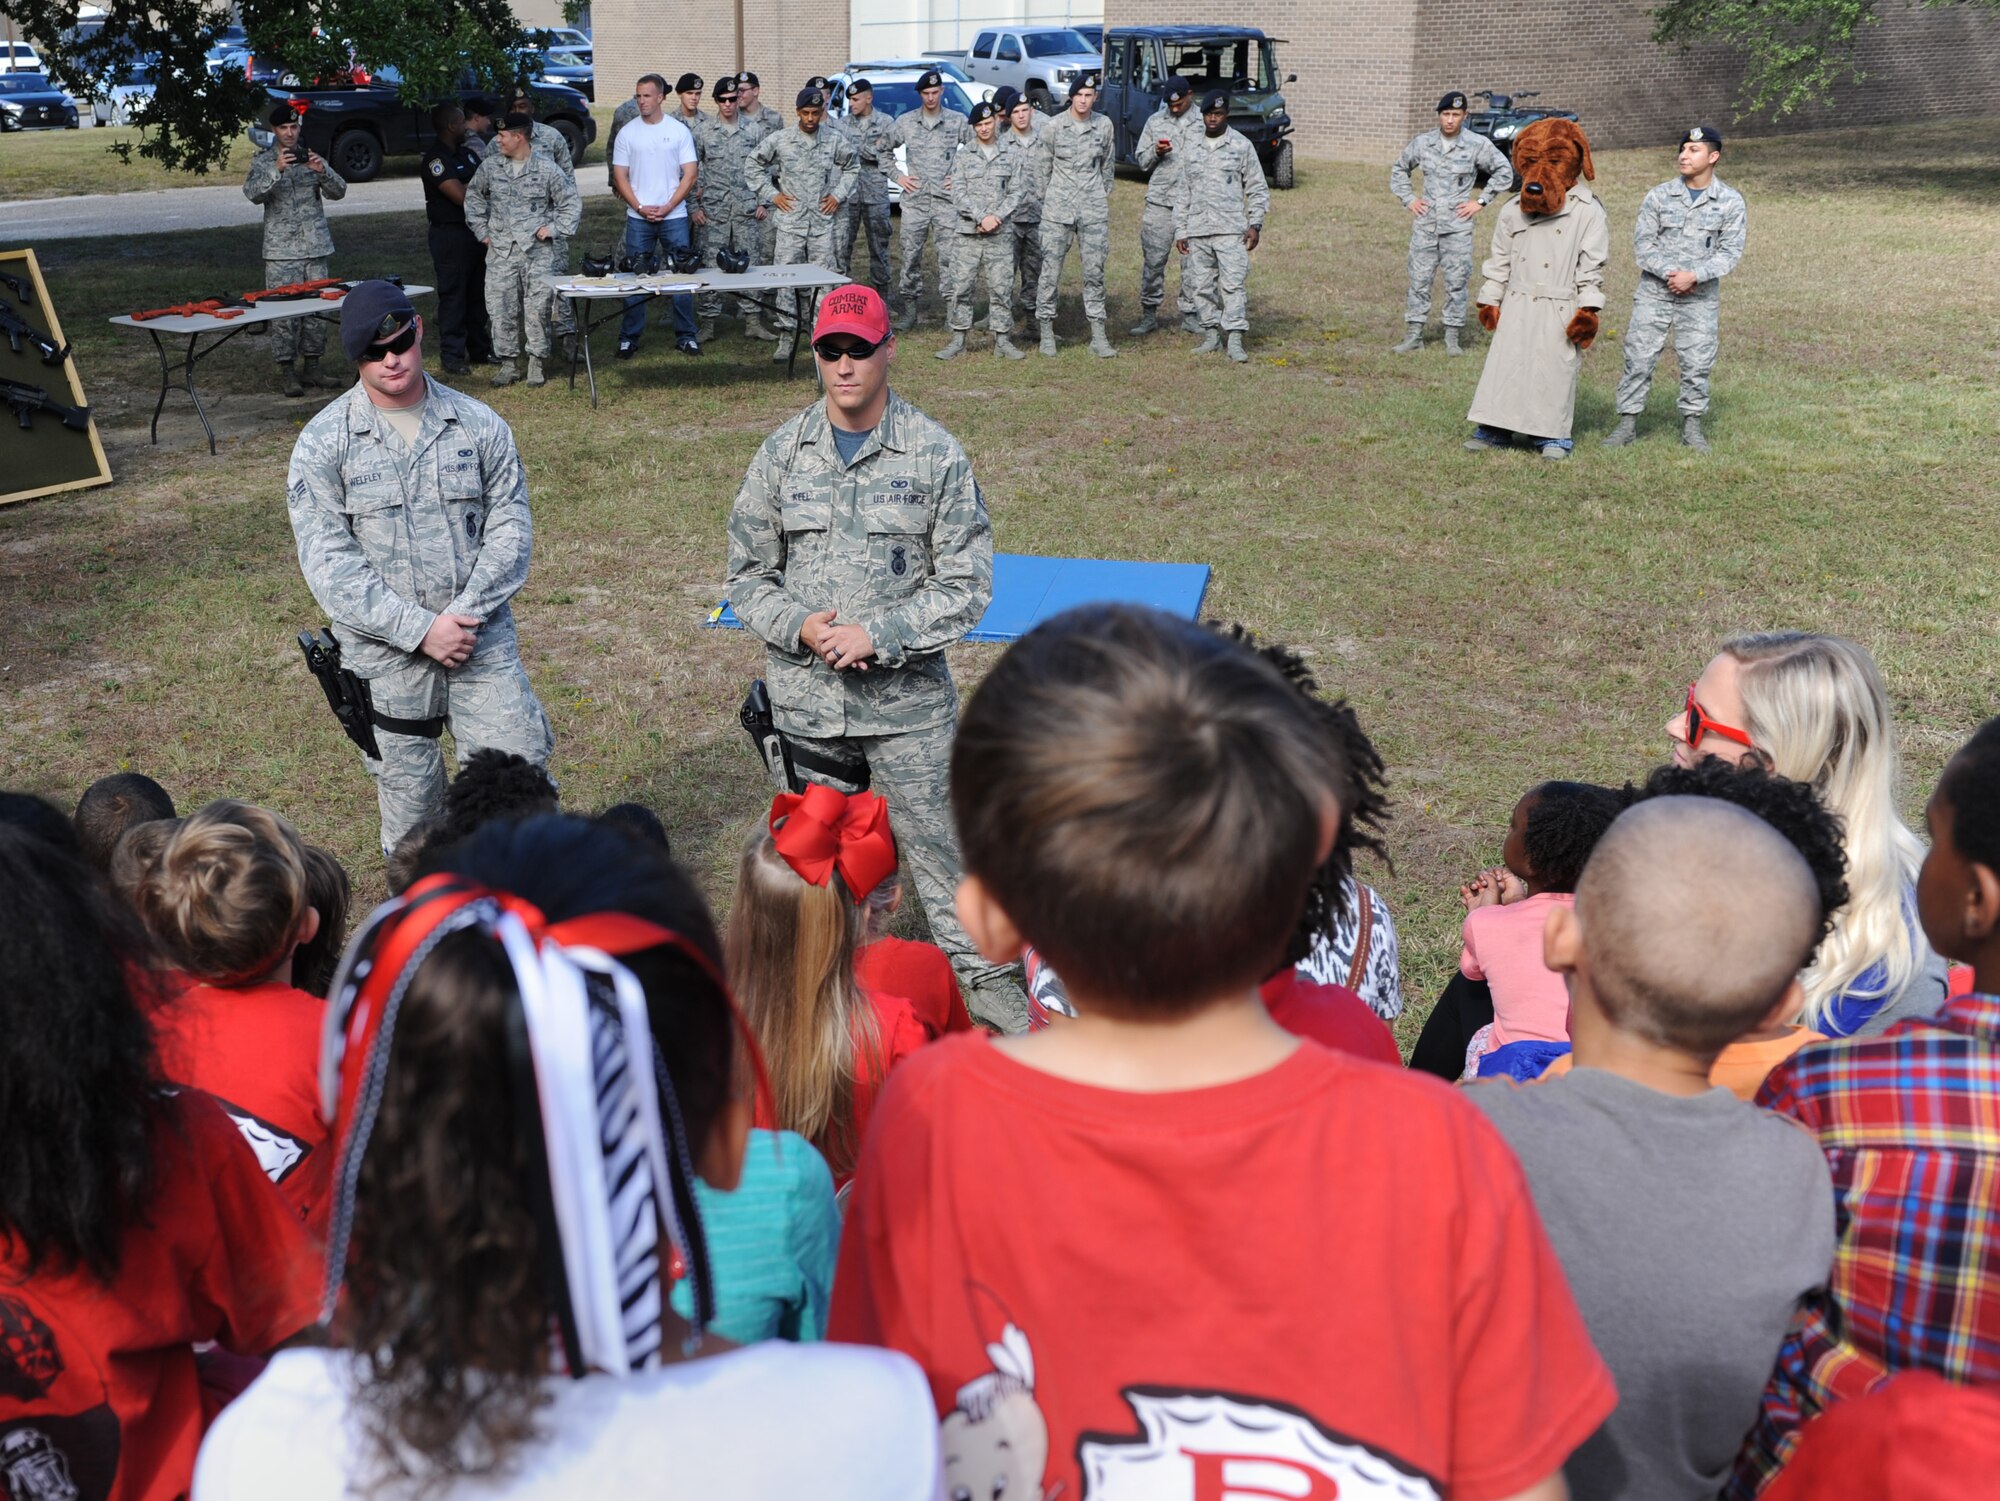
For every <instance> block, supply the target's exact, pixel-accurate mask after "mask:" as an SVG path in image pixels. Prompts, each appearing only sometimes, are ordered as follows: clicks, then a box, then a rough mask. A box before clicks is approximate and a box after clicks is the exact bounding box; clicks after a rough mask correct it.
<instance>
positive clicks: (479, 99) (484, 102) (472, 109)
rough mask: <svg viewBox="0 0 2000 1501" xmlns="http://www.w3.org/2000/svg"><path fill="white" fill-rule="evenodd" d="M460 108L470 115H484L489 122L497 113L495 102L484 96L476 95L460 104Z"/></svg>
mask: <svg viewBox="0 0 2000 1501" xmlns="http://www.w3.org/2000/svg"><path fill="white" fill-rule="evenodd" d="M458 107H459V108H460V109H462V110H464V111H465V112H466V114H468V115H484V116H486V118H487V119H489V120H490V119H492V118H493V116H494V114H495V113H496V111H495V109H494V107H493V101H492V100H491V99H488V98H486V97H485V96H484V95H483V94H474V95H473V96H472V97H471V98H469V99H466V100H464V101H463V102H462V103H460V105H459V106H458Z"/></svg>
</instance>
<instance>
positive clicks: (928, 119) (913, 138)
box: [888, 109, 972, 316]
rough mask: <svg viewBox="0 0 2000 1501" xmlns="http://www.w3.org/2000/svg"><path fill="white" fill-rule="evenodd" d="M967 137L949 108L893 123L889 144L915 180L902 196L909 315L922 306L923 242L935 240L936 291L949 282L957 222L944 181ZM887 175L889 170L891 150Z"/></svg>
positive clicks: (892, 162)
mask: <svg viewBox="0 0 2000 1501" xmlns="http://www.w3.org/2000/svg"><path fill="white" fill-rule="evenodd" d="M971 138H972V126H971V125H970V124H969V123H968V122H967V120H966V118H965V116H964V115H962V114H960V113H959V112H958V111H957V110H955V109H940V110H939V111H938V112H937V114H936V115H935V116H931V115H928V114H926V113H925V112H924V111H923V110H921V109H913V110H911V111H909V112H908V113H907V114H905V115H903V116H901V117H900V118H898V119H897V121H896V129H895V134H894V137H893V143H892V144H893V145H895V146H901V147H902V148H903V154H904V159H905V160H906V161H907V162H908V169H907V170H908V172H909V175H910V176H912V177H914V178H915V179H916V180H917V183H918V187H917V191H916V192H914V193H908V192H906V193H904V194H903V305H904V307H905V308H906V309H907V310H908V311H909V312H910V314H911V315H912V316H914V315H916V314H917V313H920V312H922V311H923V305H924V242H925V241H926V240H928V239H931V238H933V237H935V238H936V240H937V258H938V290H939V291H943V290H944V288H945V286H946V285H947V284H948V283H949V282H950V280H951V250H952V246H951V241H952V238H953V236H952V233H951V227H952V225H953V224H955V223H957V222H958V214H957V211H956V210H954V209H953V208H952V206H951V195H950V194H949V193H947V192H946V191H945V186H944V180H945V178H947V177H948V176H950V175H951V158H952V155H953V153H954V152H956V151H957V150H958V148H959V146H960V144H961V143H963V142H965V141H968V140H970V139H971ZM888 170H889V171H892V172H893V171H894V170H895V156H894V154H893V152H892V153H891V155H890V158H889V166H888Z"/></svg>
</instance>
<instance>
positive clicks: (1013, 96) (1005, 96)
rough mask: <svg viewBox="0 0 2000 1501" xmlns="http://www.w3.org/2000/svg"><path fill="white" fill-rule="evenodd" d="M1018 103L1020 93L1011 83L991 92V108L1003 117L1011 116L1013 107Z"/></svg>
mask: <svg viewBox="0 0 2000 1501" xmlns="http://www.w3.org/2000/svg"><path fill="white" fill-rule="evenodd" d="M1020 102H1021V91H1020V90H1019V89H1017V88H1015V87H1014V85H1012V84H1011V83H1010V84H1007V85H1005V86H1003V87H1001V88H997V89H995V90H994V91H993V107H994V108H995V109H997V110H999V111H1000V113H1001V114H1003V115H1009V114H1012V113H1013V112H1014V106H1015V105H1017V104H1019V103H1020Z"/></svg>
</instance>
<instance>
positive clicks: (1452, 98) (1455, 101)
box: [1437, 89, 1465, 114]
mask: <svg viewBox="0 0 2000 1501" xmlns="http://www.w3.org/2000/svg"><path fill="white" fill-rule="evenodd" d="M1464 108H1465V95H1464V94H1462V93H1460V92H1459V91H1458V90H1457V89H1453V90H1452V91H1451V92H1450V93H1449V94H1446V95H1445V96H1444V98H1442V99H1440V100H1438V108H1437V112H1438V113H1439V114H1443V113H1444V112H1445V111H1446V110H1448V109H1464Z"/></svg>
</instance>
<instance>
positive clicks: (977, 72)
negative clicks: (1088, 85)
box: [925, 26, 1104, 115]
mask: <svg viewBox="0 0 2000 1501" xmlns="http://www.w3.org/2000/svg"><path fill="white" fill-rule="evenodd" d="M925 55H926V56H929V57H939V58H947V59H949V60H950V61H952V62H955V63H957V64H958V65H959V67H961V68H963V69H964V70H965V74H966V77H968V78H969V79H971V81H972V82H974V83H983V84H989V85H991V86H992V87H994V88H999V87H1000V86H1001V85H1003V84H1012V85H1013V86H1014V87H1015V88H1016V89H1017V90H1019V91H1020V92H1021V94H1023V95H1024V96H1025V97H1026V98H1027V101H1028V102H1029V103H1030V104H1032V105H1034V107H1035V108H1036V109H1038V110H1040V111H1041V112H1042V113H1043V114H1045V115H1052V114H1054V113H1055V112H1056V111H1057V110H1059V109H1061V108H1062V107H1063V105H1064V104H1065V103H1066V102H1067V101H1068V99H1069V86H1070V83H1071V82H1072V81H1073V80H1074V79H1075V78H1076V77H1077V76H1078V75H1079V74H1083V73H1095V72H1097V71H1099V70H1100V69H1101V68H1102V67H1103V66H1104V59H1103V58H1102V57H1100V56H1099V55H1098V52H1097V49H1096V48H1095V47H1093V46H1091V45H1090V43H1089V42H1087V41H1085V40H1084V39H1083V37H1081V36H1080V35H1078V34H1077V33H1076V32H1075V31H1072V30H1071V29H1070V28H1069V27H1067V26H1044V27H1028V26H1012V27H996V28H995V29H993V30H991V31H982V32H980V33H979V35H978V36H976V37H974V38H973V40H972V46H971V47H970V48H969V49H968V50H966V51H964V52H931V53H927V54H925Z"/></svg>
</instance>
